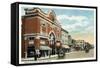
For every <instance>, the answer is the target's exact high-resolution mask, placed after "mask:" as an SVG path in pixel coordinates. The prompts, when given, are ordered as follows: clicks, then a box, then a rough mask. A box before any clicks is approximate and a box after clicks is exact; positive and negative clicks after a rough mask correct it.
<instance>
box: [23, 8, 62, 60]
mask: <svg viewBox="0 0 100 68" xmlns="http://www.w3.org/2000/svg"><path fill="white" fill-rule="evenodd" d="M60 40H61V25H60V23H59V22H58V20H57V19H56V15H55V13H54V11H53V10H50V11H49V12H48V13H47V14H46V13H44V12H43V11H42V10H41V9H40V8H33V9H25V15H23V16H22V57H23V58H24V57H25V56H26V57H28V56H31V53H33V52H32V51H34V50H35V49H39V50H41V51H42V52H41V54H42V55H48V52H47V51H48V50H50V49H51V50H52V54H55V49H56V46H55V43H56V42H58V41H59V42H60ZM45 51H46V52H45ZM33 54H34V55H35V53H33Z"/></svg>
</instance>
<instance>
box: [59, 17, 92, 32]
mask: <svg viewBox="0 0 100 68" xmlns="http://www.w3.org/2000/svg"><path fill="white" fill-rule="evenodd" d="M57 18H58V20H59V21H60V22H61V25H62V28H64V29H65V30H67V31H69V32H70V33H71V32H72V33H73V32H74V33H86V32H89V31H90V32H91V29H92V30H93V25H92V26H91V22H90V19H89V18H88V17H86V16H74V15H73V16H68V15H58V16H57Z"/></svg>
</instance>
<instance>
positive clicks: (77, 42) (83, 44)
mask: <svg viewBox="0 0 100 68" xmlns="http://www.w3.org/2000/svg"><path fill="white" fill-rule="evenodd" d="M85 45H86V42H85V41H84V40H76V46H77V47H80V48H81V50H83V49H84V46H85Z"/></svg>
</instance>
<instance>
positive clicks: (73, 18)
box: [57, 15, 87, 21]
mask: <svg viewBox="0 0 100 68" xmlns="http://www.w3.org/2000/svg"><path fill="white" fill-rule="evenodd" d="M57 18H58V20H63V19H66V20H75V21H82V20H86V19H87V17H86V16H68V15H58V16H57Z"/></svg>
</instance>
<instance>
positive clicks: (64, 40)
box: [61, 28, 68, 45]
mask: <svg viewBox="0 0 100 68" xmlns="http://www.w3.org/2000/svg"><path fill="white" fill-rule="evenodd" d="M61 40H62V44H63V45H68V31H66V30H65V29H63V28H62V29H61Z"/></svg>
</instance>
